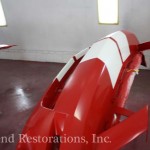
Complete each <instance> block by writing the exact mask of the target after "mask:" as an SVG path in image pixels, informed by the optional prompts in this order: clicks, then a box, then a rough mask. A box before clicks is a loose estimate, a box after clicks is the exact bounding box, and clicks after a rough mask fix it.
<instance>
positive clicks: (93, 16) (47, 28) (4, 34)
mask: <svg viewBox="0 0 150 150" xmlns="http://www.w3.org/2000/svg"><path fill="white" fill-rule="evenodd" d="M2 3H3V8H4V11H5V16H6V20H7V24H8V26H7V27H1V28H0V43H8V44H16V45H18V46H16V47H14V48H11V49H9V50H6V51H3V52H2V51H1V52H0V58H6V59H22V60H35V61H54V62H66V61H67V60H68V59H69V57H71V56H72V55H73V54H75V53H76V52H78V51H80V50H82V49H84V48H86V47H88V46H90V45H91V44H92V43H94V42H96V41H97V40H98V39H100V38H101V37H103V36H105V35H107V34H109V33H111V32H114V31H117V30H121V29H126V30H129V31H131V32H134V33H135V34H136V35H137V37H138V39H139V41H140V42H144V41H147V40H150V13H149V10H150V8H149V6H150V0H120V1H119V3H120V4H119V5H120V6H119V9H120V17H119V19H120V23H119V25H99V24H98V15H97V14H98V13H97V0H2ZM146 55H147V56H146V57H147V60H148V59H149V58H150V54H148V53H147V54H146Z"/></svg>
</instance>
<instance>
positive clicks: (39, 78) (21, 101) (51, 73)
mask: <svg viewBox="0 0 150 150" xmlns="http://www.w3.org/2000/svg"><path fill="white" fill-rule="evenodd" d="M63 66H64V64H60V63H40V62H25V61H12V60H0V137H2V136H7V137H9V136H10V137H12V135H14V136H15V137H14V139H15V141H14V142H15V143H13V141H12V143H10V142H9V143H6V141H5V142H4V143H2V140H1V139H0V150H15V145H16V143H17V140H18V134H19V133H21V131H22V128H23V126H24V124H25V122H26V120H27V119H28V117H29V116H30V114H31V112H32V110H33V108H34V106H35V105H36V104H37V103H38V101H39V100H40V98H41V97H42V95H43V94H44V92H45V91H46V89H47V88H48V86H49V85H50V83H51V82H52V80H53V78H54V77H55V76H56V74H57V73H58V72H59V71H60V69H61V68H62V67H63ZM149 95H150V71H147V70H141V71H140V74H139V75H138V76H136V79H135V81H134V84H133V87H132V90H131V92H130V96H129V99H128V100H127V102H126V107H127V108H129V109H132V110H134V111H137V110H139V109H140V108H142V107H144V106H145V105H146V104H149V105H150V96H149ZM139 121H140V120H139ZM129 130H130V129H129ZM149 137H150V136H149ZM145 138H146V136H145V134H143V135H141V136H140V137H138V138H137V139H136V140H134V141H133V142H131V143H130V144H128V145H127V146H125V147H124V148H123V149H122V150H150V139H149V142H148V143H146V142H145ZM10 141H11V139H10Z"/></svg>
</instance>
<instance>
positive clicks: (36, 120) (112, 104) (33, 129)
mask: <svg viewBox="0 0 150 150" xmlns="http://www.w3.org/2000/svg"><path fill="white" fill-rule="evenodd" d="M119 34H121V36H122V37H123V39H127V41H126V42H127V44H126V45H125V46H126V47H125V49H124V51H123V50H122V47H120V44H122V43H118V41H117V38H118V36H120V35H119ZM115 36H116V37H117V38H114V36H108V37H106V38H104V39H102V40H101V41H99V42H100V43H99V42H98V43H96V44H94V45H93V46H91V47H90V49H89V50H88V52H87V53H86V54H85V56H84V55H81V57H80V58H78V59H77V56H74V57H73V59H72V60H71V61H70V62H69V65H68V66H69V67H68V66H67V67H65V69H64V70H63V72H62V73H60V74H59V75H58V76H57V77H56V78H55V79H54V81H53V83H52V85H51V86H50V87H49V89H48V91H47V92H46V94H45V95H44V96H43V98H42V100H41V101H40V102H39V104H38V105H37V107H36V108H35V110H34V112H33V114H32V115H31V117H30V118H29V120H28V122H27V123H26V125H25V128H24V130H23V133H22V138H21V141H19V143H18V146H17V150H41V149H42V150H50V149H51V150H70V149H72V150H110V149H111V150H115V149H118V148H121V147H122V146H124V145H125V144H126V143H128V142H130V141H131V140H132V139H134V138H135V137H137V136H138V135H139V134H141V133H143V132H145V131H146V130H147V128H148V108H147V107H145V108H143V109H142V110H141V111H139V112H137V113H133V112H132V111H129V110H126V109H125V108H123V107H124V103H125V101H126V99H127V97H128V94H129V91H130V88H131V85H132V82H133V79H134V76H135V74H136V72H135V70H137V69H138V67H139V65H140V64H141V62H142V56H143V54H142V52H141V51H140V50H139V42H138V40H137V39H136V37H135V35H134V34H132V33H129V32H127V31H120V32H117V33H115ZM102 42H110V43H112V44H113V45H114V47H116V49H117V53H118V54H119V55H118V57H116V58H117V59H119V60H121V61H120V64H118V62H117V60H116V63H117V64H118V66H119V65H121V68H120V70H119V74H118V76H117V80H115V77H116V74H115V73H116V72H115V73H114V72H111V70H112V67H114V69H115V67H116V66H111V63H110V62H109V61H107V57H106V56H107V55H104V54H103V52H102V53H101V51H102V49H99V48H97V47H99V44H101V43H102ZM122 42H124V41H122ZM123 44H124V43H123ZM105 46H107V47H109V45H104V47H105ZM128 47H129V51H127V52H126V49H127V48H128ZM95 48H96V49H95ZM123 48H124V47H123ZM95 50H96V53H98V54H97V56H96V55H95V53H94V54H93V52H94V51H95ZM104 53H105V52H104ZM95 56H96V57H95ZM102 56H103V57H102ZM108 56H109V55H108ZM104 57H106V59H105V58H104ZM111 58H113V57H111ZM117 69H118V68H117ZM64 72H65V73H64ZM63 73H64V74H63ZM122 115H123V116H126V117H129V118H128V119H126V120H124V121H122V122H121V120H120V118H121V116H122ZM139 118H140V119H141V120H142V123H141V124H139V125H137V124H136V123H138V119H139ZM129 128H130V129H133V130H130V131H129V130H128V129H129ZM38 137H39V138H42V137H45V138H48V137H49V140H48V141H46V142H43V141H42V142H41V141H39V139H37V138H38ZM54 139H55V140H54ZM56 139H57V140H56ZM65 139H69V140H65ZM97 139H101V141H97ZM40 140H41V139H40ZM95 140H96V141H95Z"/></svg>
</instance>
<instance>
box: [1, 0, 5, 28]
mask: <svg viewBox="0 0 150 150" xmlns="http://www.w3.org/2000/svg"><path fill="white" fill-rule="evenodd" d="M0 26H6V19H5V15H4V11H3V7H2V3H1V0H0Z"/></svg>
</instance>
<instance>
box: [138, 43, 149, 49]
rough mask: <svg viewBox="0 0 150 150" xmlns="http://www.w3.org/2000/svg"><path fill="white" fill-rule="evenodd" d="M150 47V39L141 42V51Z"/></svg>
mask: <svg viewBox="0 0 150 150" xmlns="http://www.w3.org/2000/svg"><path fill="white" fill-rule="evenodd" d="M148 49H150V41H149V42H145V43H141V44H139V50H140V51H145V50H148Z"/></svg>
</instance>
